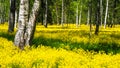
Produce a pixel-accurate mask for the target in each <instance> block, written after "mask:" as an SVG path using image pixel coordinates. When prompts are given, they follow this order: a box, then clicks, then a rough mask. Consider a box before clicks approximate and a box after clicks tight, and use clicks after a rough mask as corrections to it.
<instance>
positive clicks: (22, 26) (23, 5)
mask: <svg viewBox="0 0 120 68" xmlns="http://www.w3.org/2000/svg"><path fill="white" fill-rule="evenodd" d="M27 23H28V0H21V1H20V10H19V20H18V30H17V33H16V35H15V39H14V44H15V45H16V46H18V47H19V48H20V49H23V48H24V45H25V30H26V24H27Z"/></svg>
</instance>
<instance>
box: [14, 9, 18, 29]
mask: <svg viewBox="0 0 120 68" xmlns="http://www.w3.org/2000/svg"><path fill="white" fill-rule="evenodd" d="M17 20H18V14H17V11H15V28H17V23H18V21H17Z"/></svg>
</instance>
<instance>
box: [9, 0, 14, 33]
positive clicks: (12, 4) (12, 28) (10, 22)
mask: <svg viewBox="0 0 120 68" xmlns="http://www.w3.org/2000/svg"><path fill="white" fill-rule="evenodd" d="M15 3H16V0H10V15H9V27H8V31H9V32H13V31H14V24H15V9H16V7H15Z"/></svg>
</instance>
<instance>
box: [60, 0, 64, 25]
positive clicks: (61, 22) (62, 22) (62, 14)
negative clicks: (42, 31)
mask: <svg viewBox="0 0 120 68" xmlns="http://www.w3.org/2000/svg"><path fill="white" fill-rule="evenodd" d="M63 14H64V0H62V16H61V25H62V26H63V22H64V21H63V19H64V18H63V17H64V15H63Z"/></svg>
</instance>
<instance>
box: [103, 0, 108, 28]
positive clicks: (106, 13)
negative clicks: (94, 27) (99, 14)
mask: <svg viewBox="0 0 120 68" xmlns="http://www.w3.org/2000/svg"><path fill="white" fill-rule="evenodd" d="M106 1H107V2H106V12H105V20H104V28H106V21H107V15H108V3H109V0H106Z"/></svg>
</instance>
